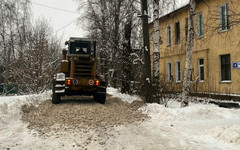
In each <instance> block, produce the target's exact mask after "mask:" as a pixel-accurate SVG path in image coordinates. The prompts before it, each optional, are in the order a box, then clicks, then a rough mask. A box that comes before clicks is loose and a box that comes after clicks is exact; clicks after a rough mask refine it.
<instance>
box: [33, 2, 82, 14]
mask: <svg viewBox="0 0 240 150" xmlns="http://www.w3.org/2000/svg"><path fill="white" fill-rule="evenodd" d="M32 3H33V4H35V5H39V6H43V7H47V8H51V9H56V10H60V11H65V12H69V13H74V14H80V13H78V12H76V11H71V10H66V9H61V8H57V7H52V6H48V5H44V4H40V3H36V2H32Z"/></svg>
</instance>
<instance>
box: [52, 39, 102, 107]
mask: <svg viewBox="0 0 240 150" xmlns="http://www.w3.org/2000/svg"><path fill="white" fill-rule="evenodd" d="M65 44H66V45H68V50H66V49H64V50H63V60H62V61H61V71H60V72H59V73H57V74H56V75H55V76H54V79H53V88H52V92H53V94H52V103H53V104H59V103H60V102H61V97H62V96H65V95H67V96H71V95H87V96H91V95H92V96H93V97H94V100H95V101H97V102H99V103H102V104H104V103H105V100H106V85H105V84H106V82H105V81H104V79H103V78H100V76H98V75H97V72H96V71H97V57H96V42H95V41H92V40H90V39H87V38H75V37H71V38H70V40H69V41H67V42H66V43H65Z"/></svg>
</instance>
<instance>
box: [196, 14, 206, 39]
mask: <svg viewBox="0 0 240 150" xmlns="http://www.w3.org/2000/svg"><path fill="white" fill-rule="evenodd" d="M200 16H201V18H200ZM196 22H197V23H196V25H197V38H202V37H203V36H204V27H203V15H202V12H199V13H197V15H196ZM201 31H202V32H201Z"/></svg>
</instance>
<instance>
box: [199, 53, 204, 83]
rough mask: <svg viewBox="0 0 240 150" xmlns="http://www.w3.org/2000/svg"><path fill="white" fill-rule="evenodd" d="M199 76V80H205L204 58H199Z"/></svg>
mask: <svg viewBox="0 0 240 150" xmlns="http://www.w3.org/2000/svg"><path fill="white" fill-rule="evenodd" d="M198 76H199V81H204V59H202V58H200V59H198Z"/></svg>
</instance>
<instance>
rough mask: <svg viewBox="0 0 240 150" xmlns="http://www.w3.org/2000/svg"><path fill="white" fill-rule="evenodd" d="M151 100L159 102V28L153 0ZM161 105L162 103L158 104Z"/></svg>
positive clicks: (156, 7)
mask: <svg viewBox="0 0 240 150" xmlns="http://www.w3.org/2000/svg"><path fill="white" fill-rule="evenodd" d="M153 9H154V10H153V99H154V102H159V100H160V97H159V96H158V94H157V91H158V89H159V86H160V85H159V77H160V72H159V59H160V53H159V47H160V28H159V0H153ZM160 103H162V102H160Z"/></svg>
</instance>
